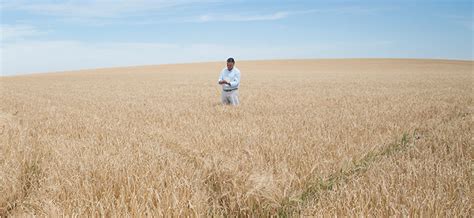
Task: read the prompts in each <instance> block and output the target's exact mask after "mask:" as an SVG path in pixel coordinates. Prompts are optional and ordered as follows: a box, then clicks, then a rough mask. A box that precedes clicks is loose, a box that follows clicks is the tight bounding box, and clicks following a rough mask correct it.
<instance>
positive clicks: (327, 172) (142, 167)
mask: <svg viewBox="0 0 474 218" xmlns="http://www.w3.org/2000/svg"><path fill="white" fill-rule="evenodd" d="M224 67H225V62H222V63H220V62H219V63H217V62H212V63H193V64H173V65H157V66H137V67H124V68H108V69H97V70H84V71H77V72H61V73H45V74H32V75H25V76H14V77H1V78H0V102H1V103H0V193H2V194H1V195H0V215H1V216H3V215H17V216H22V215H28V214H30V215H33V214H35V215H49V216H55V215H90V216H99V215H100V216H144V215H159V216H212V215H216V216H236V215H240V216H247V215H248V216H250V215H254V216H270V215H280V216H283V215H296V216H320V215H331V216H335V215H338V216H357V215H365V216H367V215H373V216H393V215H395V216H404V215H409V216H472V214H473V208H472V205H473V200H472V196H473V190H472V187H473V184H472V181H473V173H472V172H473V168H472V166H473V165H472V159H473V157H474V153H473V146H472V145H473V140H472V139H473V138H472V128H473V115H472V112H473V102H472V94H473V92H472V86H473V62H472V61H448V60H414V59H334V60H329V59H328V60H273V61H242V62H240V61H238V60H237V62H236V67H238V68H239V69H240V70H241V72H242V81H241V85H240V89H239V96H240V102H241V104H240V105H239V106H237V107H232V106H223V105H221V104H220V86H218V85H217V79H218V76H219V73H220V70H222V68H224Z"/></svg>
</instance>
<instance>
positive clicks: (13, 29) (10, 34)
mask: <svg viewBox="0 0 474 218" xmlns="http://www.w3.org/2000/svg"><path fill="white" fill-rule="evenodd" d="M42 34H45V32H44V31H40V30H38V29H37V28H35V27H33V26H30V25H24V24H20V25H8V24H4V25H0V43H4V42H6V41H13V40H19V39H24V38H28V37H33V36H38V35H42Z"/></svg>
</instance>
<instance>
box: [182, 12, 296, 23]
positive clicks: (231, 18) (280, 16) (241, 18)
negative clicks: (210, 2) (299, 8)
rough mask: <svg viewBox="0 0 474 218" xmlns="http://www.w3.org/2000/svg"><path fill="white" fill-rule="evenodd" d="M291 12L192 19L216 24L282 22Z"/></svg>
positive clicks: (206, 16)
mask: <svg viewBox="0 0 474 218" xmlns="http://www.w3.org/2000/svg"><path fill="white" fill-rule="evenodd" d="M289 14H290V13H289V12H284V11H281V12H275V13H271V14H257V15H243V14H241V15H236V14H230V15H226V14H221V15H212V14H205V15H201V16H198V17H197V19H192V20H191V21H194V22H201V23H203V22H214V21H233V22H240V21H266V20H280V19H284V18H287V17H288V15H289Z"/></svg>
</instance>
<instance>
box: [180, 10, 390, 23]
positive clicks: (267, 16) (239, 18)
mask: <svg viewBox="0 0 474 218" xmlns="http://www.w3.org/2000/svg"><path fill="white" fill-rule="evenodd" d="M382 10H388V9H387V8H368V7H339V8H324V9H307V10H294V11H277V12H272V13H261V12H260V13H258V12H257V13H253V14H252V13H240V14H236V13H228V14H224V13H220V14H212V13H208V14H202V15H200V16H197V17H193V18H190V19H186V20H185V21H187V22H197V23H206V22H228V21H230V22H247V21H274V20H281V19H285V18H288V17H290V16H296V15H305V14H313V13H320V14H323V13H326V14H327V13H332V14H352V15H365V14H374V13H376V12H380V11H382Z"/></svg>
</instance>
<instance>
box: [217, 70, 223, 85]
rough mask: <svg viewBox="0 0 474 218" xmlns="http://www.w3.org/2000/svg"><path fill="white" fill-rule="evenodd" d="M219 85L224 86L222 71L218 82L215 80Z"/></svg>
mask: <svg viewBox="0 0 474 218" xmlns="http://www.w3.org/2000/svg"><path fill="white" fill-rule="evenodd" d="M217 83H218V84H219V85H222V84H225V83H224V71H221V75H220V76H219V80H217Z"/></svg>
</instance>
